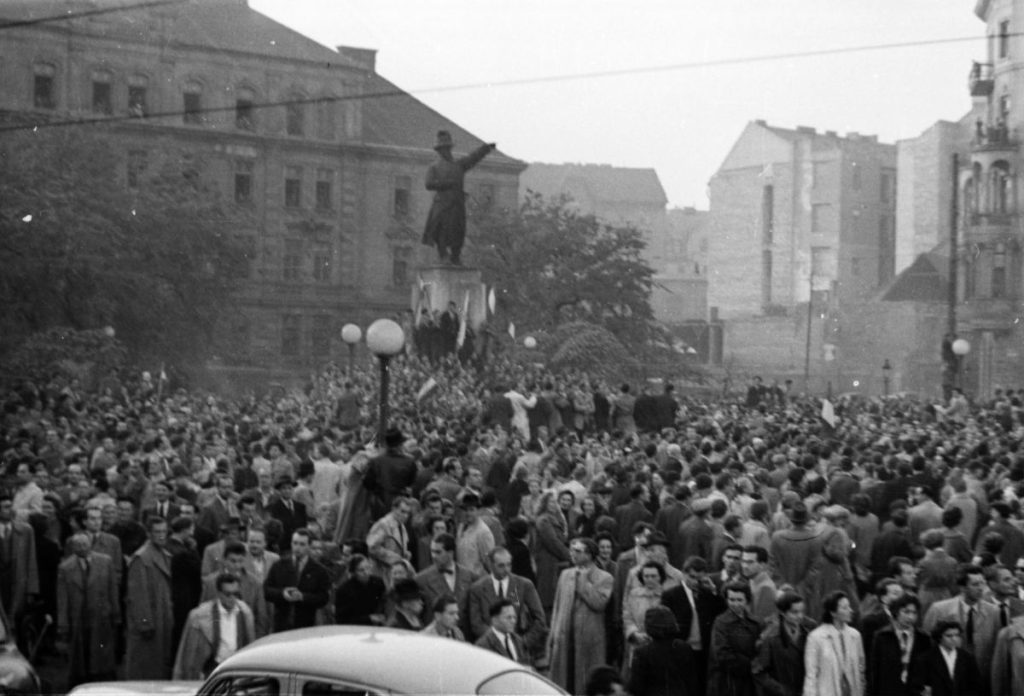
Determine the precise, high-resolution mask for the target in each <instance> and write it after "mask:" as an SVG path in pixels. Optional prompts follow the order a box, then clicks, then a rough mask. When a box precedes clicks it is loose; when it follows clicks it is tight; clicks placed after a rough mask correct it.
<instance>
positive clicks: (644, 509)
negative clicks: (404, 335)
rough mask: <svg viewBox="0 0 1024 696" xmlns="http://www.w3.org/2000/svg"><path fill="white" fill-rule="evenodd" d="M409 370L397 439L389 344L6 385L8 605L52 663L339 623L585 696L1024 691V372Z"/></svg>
mask: <svg viewBox="0 0 1024 696" xmlns="http://www.w3.org/2000/svg"><path fill="white" fill-rule="evenodd" d="M421 347H422V346H418V345H417V344H416V343H415V342H414V344H413V350H414V351H415V350H416V348H421ZM424 353H426V355H424ZM391 378H392V389H393V391H392V396H391V401H392V411H391V422H390V423H389V427H388V429H387V430H386V433H385V435H384V437H383V438H382V439H381V441H379V442H378V441H377V439H376V438H377V431H378V424H377V422H376V412H375V409H374V404H375V402H376V398H377V397H376V394H375V389H376V386H375V382H374V380H375V372H374V370H372V369H366V370H363V369H360V368H358V367H357V368H355V369H354V371H351V372H350V371H342V370H339V369H337V368H333V367H332V368H329V369H326V370H324V371H322V372H319V373H317V374H313V375H310V377H309V380H308V382H307V384H306V386H305V388H304V389H302V390H297V391H296V392H295V393H293V394H284V395H282V394H276V395H274V396H273V397H269V396H268V397H263V398H257V397H255V396H252V397H248V398H241V399H232V400H229V399H225V398H220V397H218V396H217V395H215V394H209V393H205V392H201V391H189V390H187V389H184V388H175V387H174V385H171V387H170V388H166V389H164V388H163V387H161V389H160V390H159V391H158V390H155V389H154V388H153V385H152V384H151V383H150V382H148V381H147V382H138V381H135V380H134V379H133V378H131V377H128V376H126V377H123V378H115V377H113V376H112V377H109V378H107V379H106V380H104V382H103V385H102V387H101V388H99V389H95V390H90V389H84V388H82V386H81V385H79V384H77V383H75V382H65V381H62V380H61V379H59V378H54V379H53V380H51V381H37V382H34V381H31V380H27V379H26V380H20V381H18V382H16V383H12V384H10V385H9V386H8V388H7V389H6V390H5V392H4V393H3V395H2V398H3V404H4V408H3V423H2V432H0V436H2V440H0V452H2V457H3V463H4V473H5V476H6V481H5V483H6V489H5V490H6V492H5V493H3V494H2V495H0V603H2V606H3V609H4V612H5V613H6V615H7V617H8V619H9V622H10V624H11V626H12V630H14V632H15V634H16V635H17V636H18V637H19V639H20V643H21V648H22V651H23V652H24V653H25V654H26V655H29V656H30V657H31V659H32V660H33V661H34V662H35V663H36V665H37V666H39V667H40V669H41V671H42V672H43V673H44V675H45V676H46V677H47V678H48V679H49V682H50V687H51V689H52V690H53V691H55V692H59V691H63V690H66V689H67V688H70V687H71V686H74V685H76V684H80V683H83V682H88V681H95V680H107V679H172V678H173V679H190V680H192V679H202V678H203V677H204V676H205V675H207V674H208V673H209V672H210V671H211V670H212V669H214V668H215V667H216V666H217V665H218V664H220V663H221V662H223V661H224V660H225V659H227V658H228V657H230V656H231V655H232V654H233V653H234V652H236V651H237V650H239V649H241V648H243V647H244V646H245V645H247V644H248V643H250V642H252V641H254V640H257V639H259V638H261V637H262V636H265V635H267V634H270V633H275V632H280V631H285V630H289V629H293V628H299V627H305V626H314V625H324V624H335V623H337V624H348V625H366V626H392V627H398V628H401V629H405V630H409V631H418V632H422V633H424V634H427V635H431V636H438V637H441V638H444V639H451V640H460V641H472V642H473V643H475V644H477V645H478V646H480V647H481V648H482V649H486V650H492V651H494V652H497V653H499V654H502V655H505V656H506V657H508V658H510V659H512V660H515V661H516V662H519V663H520V664H522V665H526V666H529V667H530V668H531V669H536V670H538V671H540V672H541V673H543V674H545V675H546V676H548V677H549V678H550V679H552V680H553V681H555V682H556V683H558V684H559V685H560V686H562V687H563V688H565V689H566V690H568V691H570V692H571V693H579V694H583V693H587V694H598V693H602V694H603V693H615V692H616V691H615V690H616V689H619V688H624V689H626V690H628V691H629V692H630V693H632V694H634V695H635V696H645V695H647V694H700V695H701V696H704V694H708V695H709V696H719V695H728V696H742V695H744V694H751V695H753V694H778V695H780V696H781V695H784V694H787V695H788V694H800V693H802V694H804V695H805V696H817V695H822V694H824V695H827V696H832V695H834V696H846V695H849V696H861V695H864V694H870V695H872V696H873V695H875V694H877V695H882V694H908V695H914V696H916V695H918V694H925V693H926V694H931V695H932V696H940V695H943V694H977V695H979V696H989V695H1010V694H1016V695H1018V696H1019V694H1021V693H1024V531H1022V529H1024V521H1022V515H1021V504H1020V496H1021V494H1022V493H1024V486H1022V482H1024V451H1022V450H1021V446H1020V445H1021V437H1022V433H1024V426H1022V422H1024V416H1022V409H1021V396H1022V394H1024V391H1018V390H1001V391H999V392H997V393H996V395H995V397H994V398H992V399H991V400H989V401H986V402H984V403H967V404H962V403H960V402H959V401H958V403H957V404H956V408H950V407H949V405H948V404H943V403H929V402H925V401H918V400H911V399H908V398H887V399H880V398H879V399H872V398H864V397H855V396H847V397H844V398H843V399H841V400H839V401H838V402H836V403H835V404H833V406H834V413H835V418H832V417H831V416H830V417H829V419H828V421H826V420H823V419H822V418H821V413H822V403H821V401H820V400H818V399H814V398H806V397H803V396H800V395H795V394H792V393H789V392H788V391H784V390H782V389H774V388H767V387H765V386H764V385H763V384H762V383H761V382H760V380H756V381H753V382H752V383H751V385H750V387H749V389H747V390H746V391H745V392H744V393H740V394H736V395H726V396H723V397H721V398H718V399H711V400H707V399H705V400H699V399H694V398H690V397H687V396H686V395H678V394H676V393H675V392H674V390H673V389H672V386H671V385H665V386H658V388H657V389H653V390H652V389H650V388H648V386H647V385H636V384H632V385H631V384H623V383H608V382H605V381H603V380H601V379H596V378H593V377H591V376H588V375H586V374H583V373H579V372H551V371H549V370H547V369H545V368H543V367H539V366H535V365H534V366H522V365H516V364H513V363H511V362H505V361H502V360H500V359H492V360H490V361H487V362H486V363H485V364H481V363H478V362H476V361H473V360H465V361H460V360H459V359H458V358H457V356H456V355H455V354H453V352H452V351H451V350H442V351H440V352H438V353H437V354H433V353H429V352H428V351H424V350H420V351H419V354H418V355H414V354H409V355H403V356H399V357H397V358H396V359H394V360H393V362H392V365H391ZM122 379H123V381H122ZM431 381H432V382H433V384H432V388H431V389H428V390H425V389H424V388H423V387H424V385H425V384H427V383H428V382H431ZM958 399H959V396H958ZM46 616H49V617H52V620H53V624H52V629H48V630H44V631H43V632H42V634H41V638H38V640H37V636H39V635H40V634H39V633H38V632H37V631H36V630H35V629H36V628H38V627H40V626H43V625H45V617H46Z"/></svg>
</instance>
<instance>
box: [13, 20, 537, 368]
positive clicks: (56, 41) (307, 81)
mask: <svg viewBox="0 0 1024 696" xmlns="http://www.w3.org/2000/svg"><path fill="white" fill-rule="evenodd" d="M133 5H138V3H125V2H119V1H118V0H69V1H67V2H56V1H55V0H12V1H10V2H6V1H5V2H3V3H0V21H3V22H12V23H14V25H13V26H6V27H5V28H4V32H3V39H4V40H3V41H2V42H0V117H3V118H4V119H7V120H11V119H18V120H20V121H22V122H24V121H26V120H32V119H37V120H39V121H53V120H57V121H65V120H72V121H73V120H79V119H99V120H104V121H109V124H108V125H110V126H112V127H113V128H115V129H116V133H117V137H116V140H115V141H114V142H112V146H113V147H116V148H118V149H119V151H121V152H122V153H123V155H124V167H125V168H124V181H125V185H126V186H129V187H131V186H134V185H137V180H138V178H139V175H140V174H141V173H142V172H143V171H145V170H146V169H147V168H150V167H156V166H163V165H165V164H167V163H168V162H170V163H172V164H174V165H175V166H181V167H182V169H183V171H185V170H190V171H195V173H196V174H197V175H199V176H201V177H203V179H204V180H205V181H207V182H210V183H213V184H215V185H216V186H217V187H219V189H220V191H221V193H222V195H223V197H224V198H225V199H226V200H228V201H230V203H231V205H232V206H233V217H232V219H233V221H234V222H233V229H231V230H230V232H231V233H232V234H234V235H237V236H238V237H239V238H240V239H241V240H242V241H243V243H244V244H245V246H246V248H247V249H248V262H249V263H248V269H247V271H246V273H245V276H246V277H245V278H244V281H243V283H242V288H241V290H240V292H239V294H238V297H237V300H238V301H237V311H233V312H232V313H231V316H230V317H227V318H226V320H225V321H224V322H223V335H222V336H221V345H222V348H223V350H222V352H221V355H220V356H219V357H220V362H221V363H222V364H223V365H225V366H230V367H232V368H238V367H248V368H254V369H255V368H259V369H261V370H266V369H270V370H273V371H277V372H280V373H282V374H284V373H292V374H294V373H298V372H302V371H306V370H308V369H309V368H311V367H314V366H317V365H321V364H323V363H325V362H327V361H328V360H331V359H336V358H337V357H338V356H339V355H340V354H341V351H342V348H344V346H343V344H342V342H341V340H340V336H339V330H340V327H341V326H342V325H343V324H345V323H348V322H355V323H357V324H361V325H363V326H364V327H365V325H366V324H367V323H369V321H371V320H372V319H374V318H377V317H379V316H383V315H393V314H395V313H398V312H401V311H403V310H405V309H408V307H409V296H410V291H409V288H410V284H411V283H412V281H413V280H414V276H415V269H416V268H417V266H418V265H419V264H420V262H421V261H426V260H432V259H433V255H432V254H433V253H435V252H431V250H429V249H427V248H425V247H422V246H421V245H420V243H419V238H420V234H421V231H422V228H423V223H424V220H425V217H426V213H427V210H428V209H429V205H430V198H429V196H430V194H429V192H427V191H426V190H425V189H424V177H425V174H426V169H427V167H428V165H429V164H430V162H431V161H432V160H433V158H434V156H435V155H434V152H433V151H432V150H431V146H432V145H433V143H434V136H435V133H436V131H437V130H439V129H446V130H449V131H451V133H452V135H453V137H454V139H455V143H456V152H457V153H459V152H464V151H468V150H470V149H472V148H475V147H477V146H478V145H480V144H481V143H482V141H481V140H480V139H478V138H476V137H475V136H473V135H471V134H470V133H468V132H466V131H465V130H464V129H462V128H460V127H459V126H458V125H457V124H455V123H452V122H451V121H449V120H447V119H446V118H445V117H444V116H442V115H441V114H438V113H437V112H435V111H433V110H432V109H430V108H429V107H427V106H426V105H424V104H422V103H421V102H419V101H417V100H416V99H415V98H414V97H412V96H410V95H409V94H407V93H405V92H403V91H402V90H401V89H400V88H399V87H397V86H396V85H394V84H392V83H390V82H388V81H387V80H385V79H384V78H383V77H381V76H380V75H378V74H377V73H376V72H375V66H374V57H375V52H374V51H372V50H366V49H354V48H348V47H338V48H337V49H336V50H335V49H331V48H327V47H325V46H322V45H320V44H318V43H316V42H314V41H313V40H311V39H308V38H306V37H304V36H302V35H300V34H298V33H296V32H294V31H292V30H291V29H288V28H287V27H284V26H283V25H280V24H278V23H276V22H274V21H273V20H271V19H269V18H268V17H266V16H264V15H262V14H260V13H258V12H256V11H255V10H253V9H251V8H249V7H248V4H247V2H246V1H245V0H189V1H188V2H184V3H180V4H176V3H169V4H162V5H161V4H153V5H152V6H151V7H133ZM97 10H100V11H99V12H97ZM105 10H112V11H105ZM65 12H69V13H70V14H71V16H72V18H71V19H56V20H55V19H53V18H55V17H61V16H62V15H63V14H64V13H65ZM79 13H80V14H79ZM76 14H77V15H78V16H76ZM524 166H525V165H524V164H523V163H521V162H519V161H517V160H515V159H512V158H510V157H508V156H506V155H503V154H501V153H500V152H498V153H495V154H494V155H492V156H491V157H489V158H488V159H487V160H486V161H485V162H484V163H483V164H481V165H480V166H479V167H477V168H476V169H475V170H474V171H473V172H472V173H471V174H470V175H469V176H468V177H467V187H468V190H469V192H470V194H471V195H473V196H475V197H477V199H478V201H479V200H484V201H487V203H488V204H491V205H501V206H515V205H516V198H517V192H518V175H519V172H520V171H521V170H522V169H523V168H524Z"/></svg>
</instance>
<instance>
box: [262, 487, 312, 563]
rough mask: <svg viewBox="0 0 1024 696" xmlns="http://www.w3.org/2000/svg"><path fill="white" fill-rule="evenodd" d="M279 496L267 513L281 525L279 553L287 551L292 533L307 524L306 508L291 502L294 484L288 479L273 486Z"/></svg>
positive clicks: (293, 501)
mask: <svg viewBox="0 0 1024 696" xmlns="http://www.w3.org/2000/svg"><path fill="white" fill-rule="evenodd" d="M274 487H275V488H277V493H278V495H279V496H280V497H279V498H278V499H277V500H275V501H274V502H273V503H271V504H270V507H269V508H267V512H269V513H270V516H271V517H272V518H274V519H275V520H277V521H278V522H280V523H281V528H282V531H281V553H282V554H283V553H285V552H286V551H288V548H289V547H288V544H289V543H291V539H292V533H293V532H295V531H296V530H297V529H304V528H305V527H306V525H307V524H309V517H308V516H307V514H306V506H305V505H303V504H302V503H299V502H296V501H295V500H292V494H293V493H294V491H295V483H294V482H293V481H292V480H291V479H290V478H288V477H282V478H281V479H280V480H278V481H277V483H275V484H274Z"/></svg>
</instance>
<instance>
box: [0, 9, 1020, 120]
mask: <svg viewBox="0 0 1024 696" xmlns="http://www.w3.org/2000/svg"><path fill="white" fill-rule="evenodd" d="M159 1H160V2H163V3H167V2H181V1H182V0H159ZM134 7H137V5H136V6H134ZM1008 35H1009V36H1022V35H1024V32H1011V33H1010V34H1008ZM988 38H989V37H987V36H985V35H980V36H979V35H975V36H957V37H948V38H944V39H921V40H918V41H900V42H894V43H884V44H867V45H863V46H843V47H840V48H821V49H814V50H810V51H789V52H785V53H769V54H764V55H759V56H743V57H737V58H717V59H713V60H699V61H690V62H685V63H671V64H667V65H654V66H647V67H638V68H618V69H614V70H596V71H592V72H585V73H564V74H559V75H546V76H540V77H524V78H517V79H511V80H501V81H497V82H470V83H465V84H460V85H447V86H440V87H427V88H423V89H411V90H403V89H391V90H383V91H379V92H364V93H361V94H350V95H344V96H338V97H312V98H305V99H285V100H281V101H272V102H262V103H257V104H253V105H252V107H251V108H252V109H253V110H259V109H270V108H275V107H281V106H295V105H303V104H321V103H324V102H348V101H362V100H365V99H386V98H389V97H400V96H417V95H423V94H442V93H446V92H460V91H466V90H475V89H493V88H495V87H517V86H524V85H534V84H545V83H553V82H572V81H576V80H595V79H603V78H609V77H623V76H628V75H639V74H651V73H660V72H676V71H682V70H693V69H695V68H713V67H725V66H730V65H744V64H749V63H767V62H772V61H780V60H793V59H799V58H815V57H821V56H834V55H843V54H849V53H865V52H870V51H889V50H895V49H901V48H916V47H921V46H939V45H945V44H954V43H965V42H968V41H986V40H988ZM234 110H235V107H234V106H222V107H204V108H201V109H197V110H194V111H189V112H188V113H189V114H190V115H196V114H215V113H223V112H233V111H234ZM185 113H186V112H185V111H184V110H174V111H162V112H158V113H152V114H146V115H144V116H135V115H131V114H125V115H122V116H105V117H96V118H81V119H65V120H52V121H40V122H38V123H31V124H27V123H22V124H9V125H3V126H0V133H4V132H11V131H22V130H38V129H42V128H60V127H65V126H86V125H99V124H109V123H117V122H119V121H144V120H148V119H158V118H171V117H177V116H184V115H185Z"/></svg>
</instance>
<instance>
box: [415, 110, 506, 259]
mask: <svg viewBox="0 0 1024 696" xmlns="http://www.w3.org/2000/svg"><path fill="white" fill-rule="evenodd" d="M453 145H454V143H453V142H452V135H451V133H449V132H448V131H444V130H443V131H438V132H437V141H436V143H435V144H434V150H435V151H436V152H437V154H438V161H436V162H434V163H433V164H432V165H430V169H428V170H427V190H428V191H433V192H434V202H433V203H432V204H431V206H430V212H429V213H428V214H427V226H426V229H425V230H424V231H423V243H424V244H425V245H427V246H436V247H437V251H438V254H439V255H440V257H441V263H448V262H451V263H452V264H454V265H456V266H459V265H461V263H462V261H461V254H462V243H463V242H464V241H465V239H466V193H465V191H463V189H462V183H463V180H464V178H465V176H466V172H467V171H469V170H470V169H472V168H473V167H475V166H476V165H477V164H478V163H479V162H480V160H482V159H483V158H484V157H486V156H487V155H489V154H490V153H491V152H492V151H493V150H494V149H496V148H497V145H496V144H494V143H488V144H486V145H481V146H480V147H478V148H477V149H475V150H473V152H471V153H469V154H468V155H466V156H465V157H460V158H458V159H455V158H454V157H452V146H453Z"/></svg>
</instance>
